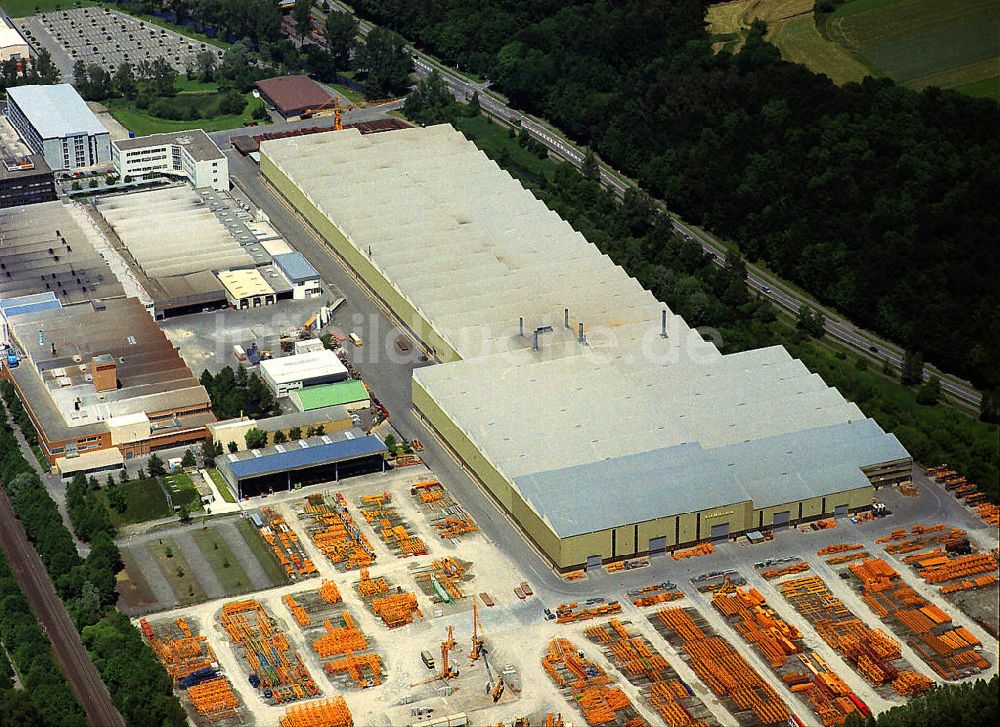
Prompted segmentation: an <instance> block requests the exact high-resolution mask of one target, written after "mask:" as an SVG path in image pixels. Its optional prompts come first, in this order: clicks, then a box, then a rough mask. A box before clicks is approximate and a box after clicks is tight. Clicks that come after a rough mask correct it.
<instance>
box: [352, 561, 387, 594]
mask: <svg viewBox="0 0 1000 727" xmlns="http://www.w3.org/2000/svg"><path fill="white" fill-rule="evenodd" d="M388 592H389V584H388V583H387V582H386V580H385V578H382V577H381V576H379V577H378V578H372V577H371V575H370V574H369V572H368V569H367V568H362V570H361V580H359V581H358V593H360V594H361V595H362V596H365V597H371V596H377V595H379V594H380V593H388Z"/></svg>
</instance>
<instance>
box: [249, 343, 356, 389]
mask: <svg viewBox="0 0 1000 727" xmlns="http://www.w3.org/2000/svg"><path fill="white" fill-rule="evenodd" d="M260 375H261V377H262V378H263V379H264V381H265V382H267V385H268V386H270V387H271V389H272V390H273V391H274V393H275V394H276V395H277V396H287V395H288V392H290V391H294V390H295V389H301V388H303V387H305V386H315V385H317V384H332V383H336V382H338V381H345V380H346V379H347V367H346V366H344V364H343V363H341V361H340V359H339V358H337V354H335V353H334V352H333V351H328V350H326V349H323V350H322V351H312V352H310V353H303V354H299V355H298V356H283V357H281V358H272V359H269V360H266V361H261V362H260Z"/></svg>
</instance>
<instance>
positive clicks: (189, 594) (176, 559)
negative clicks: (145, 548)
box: [149, 538, 205, 605]
mask: <svg viewBox="0 0 1000 727" xmlns="http://www.w3.org/2000/svg"><path fill="white" fill-rule="evenodd" d="M149 552H150V553H152V554H153V557H154V558H156V562H157V563H158V564H159V565H160V570H162V571H163V575H164V577H166V579H167V582H168V583H169V584H170V588H171V590H173V592H174V596H176V597H177V600H178V601H180V603H181V605H187V604H189V603H197V602H198V601H204V600H205V593H204V591H202V588H201V584H200V583H199V582H198V579H197V578H195V577H194V575H193V574H192V573H191V568H190V567H189V566H188V564H187V561H186V560H184V556H183V555H181V552H180V549H179V548H178V547H177V543H175V542H174V541H173V540H171V539H170V538H163V539H162V540H161V541H160V542H158V543H150V544H149Z"/></svg>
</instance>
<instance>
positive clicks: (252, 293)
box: [216, 268, 275, 310]
mask: <svg viewBox="0 0 1000 727" xmlns="http://www.w3.org/2000/svg"><path fill="white" fill-rule="evenodd" d="M216 276H217V277H218V278H219V282H220V283H222V287H223V288H225V289H226V299H227V300H228V301H229V305H231V306H232V307H233V308H236V309H238V310H244V309H246V308H260V307H261V306H262V305H272V304H273V303H274V301H275V293H274V289H273V288H272V287H271V286H270V285H268V284H267V281H266V280H264V276H263V275H261V274H260V271H259V270H257V268H250V269H248V270H223V271H221V272H218V273H216Z"/></svg>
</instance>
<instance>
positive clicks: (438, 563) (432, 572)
mask: <svg viewBox="0 0 1000 727" xmlns="http://www.w3.org/2000/svg"><path fill="white" fill-rule="evenodd" d="M414 579H415V580H416V581H417V582H418V583H429V584H431V587H432V589H433V591H434V592H435V593H436V594H437V596H438V598H440V600H442V601H444V602H446V603H450V602H452V601H460V600H462V599H463V598H465V594H464V593H462V588H461V583H462V581H463V580H465V566H463V565H462V564H461V563H459V562H458V561H457V560H455V559H454V558H440V559H438V560H434V561H432V562H431V564H430V566H429V568H428V569H422V570H420V571H418V572H417V573H415V574H414Z"/></svg>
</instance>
